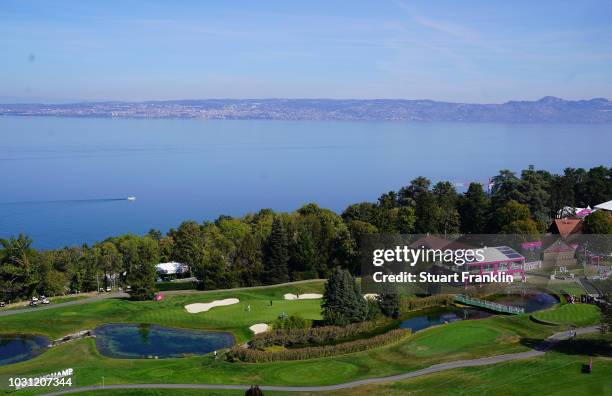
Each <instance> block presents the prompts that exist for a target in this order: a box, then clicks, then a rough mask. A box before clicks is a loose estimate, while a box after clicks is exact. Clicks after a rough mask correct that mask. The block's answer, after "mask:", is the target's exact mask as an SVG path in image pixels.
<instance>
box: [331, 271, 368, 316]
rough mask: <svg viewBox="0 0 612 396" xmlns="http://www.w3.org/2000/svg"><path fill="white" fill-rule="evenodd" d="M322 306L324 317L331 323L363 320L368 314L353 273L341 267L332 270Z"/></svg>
mask: <svg viewBox="0 0 612 396" xmlns="http://www.w3.org/2000/svg"><path fill="white" fill-rule="evenodd" d="M322 307H323V312H322V314H323V319H324V320H325V322H326V323H327V324H330V325H337V326H344V325H346V324H348V323H354V322H361V321H363V320H364V319H365V318H366V315H367V304H366V301H365V299H364V298H363V296H362V295H361V288H360V287H359V285H358V284H357V282H356V281H355V279H354V278H353V277H352V276H351V274H350V273H349V272H348V271H347V270H345V269H342V268H340V267H336V268H334V269H333V270H332V272H331V274H330V276H329V278H328V279H327V282H326V283H325V292H324V293H323V303H322Z"/></svg>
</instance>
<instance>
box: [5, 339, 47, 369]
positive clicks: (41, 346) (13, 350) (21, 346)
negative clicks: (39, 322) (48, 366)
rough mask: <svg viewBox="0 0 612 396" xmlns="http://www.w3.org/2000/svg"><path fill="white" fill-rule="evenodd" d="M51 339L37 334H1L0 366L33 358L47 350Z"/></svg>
mask: <svg viewBox="0 0 612 396" xmlns="http://www.w3.org/2000/svg"><path fill="white" fill-rule="evenodd" d="M48 346H49V339H48V338H47V337H43V336H35V335H0V366H4V365H6V364H12V363H17V362H22V361H24V360H28V359H32V358H33V357H35V356H38V355H40V354H41V353H43V352H44V351H46V350H47V347H48Z"/></svg>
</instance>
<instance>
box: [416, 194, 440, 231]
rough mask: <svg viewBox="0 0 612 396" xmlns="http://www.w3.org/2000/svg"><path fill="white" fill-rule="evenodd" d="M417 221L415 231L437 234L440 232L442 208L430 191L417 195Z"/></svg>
mask: <svg viewBox="0 0 612 396" xmlns="http://www.w3.org/2000/svg"><path fill="white" fill-rule="evenodd" d="M415 214H416V223H415V227H414V228H415V232H416V233H418V234H427V233H432V234H435V233H437V232H439V228H438V227H439V225H440V219H441V209H440V207H439V206H438V204H437V202H436V197H435V196H434V195H433V194H432V193H431V192H429V191H425V192H422V193H420V194H419V195H417V197H416V208H415Z"/></svg>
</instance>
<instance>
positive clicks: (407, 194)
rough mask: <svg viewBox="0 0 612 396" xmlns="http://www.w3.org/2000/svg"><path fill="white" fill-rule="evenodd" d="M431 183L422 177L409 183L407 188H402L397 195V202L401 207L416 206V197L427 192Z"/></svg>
mask: <svg viewBox="0 0 612 396" xmlns="http://www.w3.org/2000/svg"><path fill="white" fill-rule="evenodd" d="M430 186H431V181H430V180H429V179H428V178H426V177H423V176H419V177H417V178H416V179H413V180H412V181H411V182H410V185H409V186H407V187H402V188H401V189H400V190H399V193H398V201H399V204H400V205H401V206H416V201H417V197H418V196H419V195H421V194H423V193H426V192H429V187H430Z"/></svg>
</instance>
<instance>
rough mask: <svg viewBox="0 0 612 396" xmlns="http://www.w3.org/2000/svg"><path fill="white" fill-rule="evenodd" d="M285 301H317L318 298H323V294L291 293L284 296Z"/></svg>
mask: <svg viewBox="0 0 612 396" xmlns="http://www.w3.org/2000/svg"><path fill="white" fill-rule="evenodd" d="M284 297H285V300H317V299H319V298H323V294H319V293H304V294H299V295H295V294H293V293H287V294H285V296H284Z"/></svg>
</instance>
